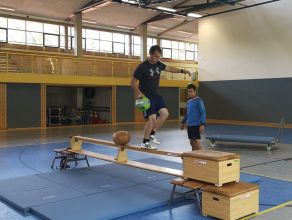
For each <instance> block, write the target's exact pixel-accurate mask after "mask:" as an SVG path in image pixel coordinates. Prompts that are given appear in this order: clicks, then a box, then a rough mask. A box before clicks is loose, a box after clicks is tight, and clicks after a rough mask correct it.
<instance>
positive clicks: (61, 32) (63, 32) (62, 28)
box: [60, 25, 65, 35]
mask: <svg viewBox="0 0 292 220" xmlns="http://www.w3.org/2000/svg"><path fill="white" fill-rule="evenodd" d="M60 34H61V35H65V26H63V25H60Z"/></svg>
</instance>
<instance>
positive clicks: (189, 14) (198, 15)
mask: <svg viewBox="0 0 292 220" xmlns="http://www.w3.org/2000/svg"><path fill="white" fill-rule="evenodd" d="M187 16H188V17H192V18H201V17H203V15H200V14H196V13H188V14H187Z"/></svg>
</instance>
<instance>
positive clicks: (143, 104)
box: [135, 97, 150, 112]
mask: <svg viewBox="0 0 292 220" xmlns="http://www.w3.org/2000/svg"><path fill="white" fill-rule="evenodd" d="M135 106H136V108H138V109H139V111H141V112H145V111H147V110H148V109H149V108H150V100H149V99H148V98H147V97H143V98H141V99H136V102H135Z"/></svg>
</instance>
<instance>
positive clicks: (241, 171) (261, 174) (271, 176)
mask: <svg viewBox="0 0 292 220" xmlns="http://www.w3.org/2000/svg"><path fill="white" fill-rule="evenodd" d="M240 172H243V173H247V174H251V175H256V176H262V177H268V178H271V179H277V180H284V181H288V182H292V180H288V179H284V178H279V177H273V176H267V175H263V174H257V173H252V172H247V171H240Z"/></svg>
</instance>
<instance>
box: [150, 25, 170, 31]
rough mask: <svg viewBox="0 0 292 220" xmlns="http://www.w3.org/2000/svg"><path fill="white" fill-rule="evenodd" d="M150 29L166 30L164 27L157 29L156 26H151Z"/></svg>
mask: <svg viewBox="0 0 292 220" xmlns="http://www.w3.org/2000/svg"><path fill="white" fill-rule="evenodd" d="M149 27H150V28H154V29H160V30H166V28H164V27H156V26H149Z"/></svg>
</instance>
